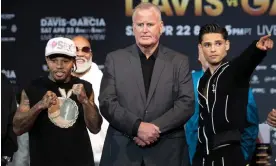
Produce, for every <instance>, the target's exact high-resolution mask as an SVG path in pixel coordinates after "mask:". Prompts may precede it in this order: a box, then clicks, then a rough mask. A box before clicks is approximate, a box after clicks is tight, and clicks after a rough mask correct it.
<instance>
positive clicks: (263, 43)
mask: <svg viewBox="0 0 276 166" xmlns="http://www.w3.org/2000/svg"><path fill="white" fill-rule="evenodd" d="M270 36H271V35H266V36H263V37H261V38H260V40H259V41H258V42H257V44H256V47H257V48H258V49H260V50H263V51H268V50H271V49H272V48H273V40H271V39H270Z"/></svg>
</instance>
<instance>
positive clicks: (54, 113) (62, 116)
mask: <svg viewBox="0 0 276 166" xmlns="http://www.w3.org/2000/svg"><path fill="white" fill-rule="evenodd" d="M59 92H60V94H61V96H62V97H58V99H57V104H55V105H52V106H51V107H50V108H48V117H49V119H50V121H51V122H52V123H54V124H55V125H56V126H58V127H60V128H69V127H71V126H73V125H74V123H75V122H76V120H77V118H78V115H79V111H78V106H77V104H76V102H75V101H74V100H72V99H70V96H71V95H72V89H71V90H69V91H68V93H67V95H66V93H65V90H64V89H61V88H59Z"/></svg>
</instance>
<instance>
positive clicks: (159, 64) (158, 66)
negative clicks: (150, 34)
mask: <svg viewBox="0 0 276 166" xmlns="http://www.w3.org/2000/svg"><path fill="white" fill-rule="evenodd" d="M165 54H166V52H164V51H163V47H162V45H159V50H158V56H157V58H156V61H155V65H154V68H153V72H152V76H151V82H150V88H149V92H148V97H147V103H146V107H147V106H148V105H149V103H150V100H151V98H152V96H153V94H154V92H155V89H156V86H157V83H158V81H159V78H160V76H161V74H162V72H163V69H164V66H165V61H164V60H165Z"/></svg>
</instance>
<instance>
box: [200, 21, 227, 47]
mask: <svg viewBox="0 0 276 166" xmlns="http://www.w3.org/2000/svg"><path fill="white" fill-rule="evenodd" d="M207 33H220V34H221V35H222V37H223V39H224V40H228V32H227V30H226V29H225V28H224V27H221V26H219V25H218V24H216V23H211V24H206V25H204V26H202V27H201V28H200V30H199V35H198V43H199V44H200V43H201V42H202V38H203V35H205V34H207Z"/></svg>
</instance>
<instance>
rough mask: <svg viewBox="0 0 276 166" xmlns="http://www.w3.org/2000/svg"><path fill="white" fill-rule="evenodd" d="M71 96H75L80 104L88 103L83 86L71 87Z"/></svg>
mask: <svg viewBox="0 0 276 166" xmlns="http://www.w3.org/2000/svg"><path fill="white" fill-rule="evenodd" d="M72 90H73V94H75V95H76V96H77V98H78V100H79V102H80V103H81V104H85V103H87V102H88V97H87V95H86V92H85V89H84V86H83V84H74V85H73V87H72Z"/></svg>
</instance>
